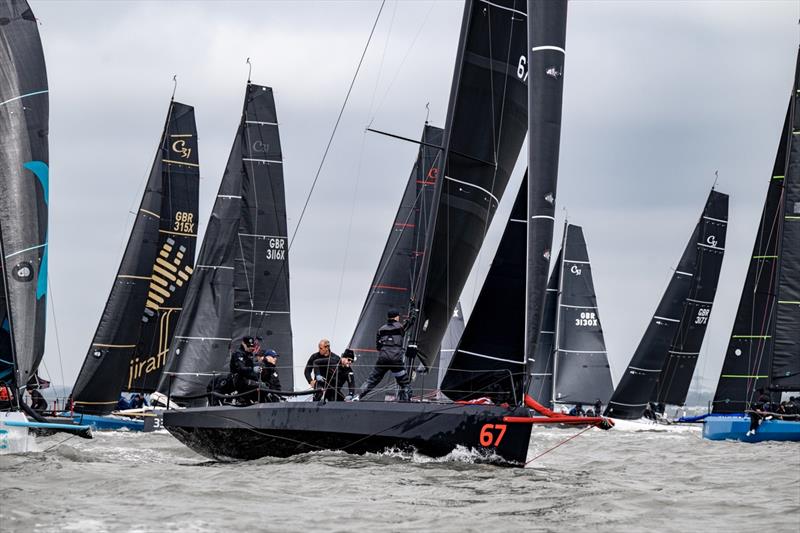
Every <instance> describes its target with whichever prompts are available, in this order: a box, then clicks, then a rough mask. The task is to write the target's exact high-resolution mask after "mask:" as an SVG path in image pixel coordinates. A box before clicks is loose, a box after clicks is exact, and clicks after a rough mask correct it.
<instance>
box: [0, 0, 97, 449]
mask: <svg viewBox="0 0 800 533" xmlns="http://www.w3.org/2000/svg"><path fill="white" fill-rule="evenodd" d="M0 38H2V39H1V40H2V46H0V73H2V76H0V267H2V275H0V392H2V393H3V394H2V396H3V399H2V402H0V405H2V407H0V453H8V452H25V451H28V450H29V449H30V447H31V442H32V439H31V438H30V437H29V434H28V429H29V428H49V429H55V430H59V429H63V430H67V431H73V432H76V433H78V434H83V435H87V433H86V431H87V430H88V428H86V427H75V426H73V425H67V424H48V423H46V421H45V420H44V419H43V418H42V417H41V416H40V415H39V414H37V413H35V412H34V411H33V410H32V409H31V408H30V407H28V406H27V405H26V404H25V402H24V400H23V394H24V392H25V389H26V387H27V386H28V385H29V384H30V385H31V386H32V387H38V383H37V381H38V379H37V373H36V371H37V369H38V368H39V363H40V362H41V360H42V356H43V354H44V340H45V318H46V312H47V289H48V284H47V279H48V278H47V258H48V227H49V216H48V201H49V194H48V193H49V187H50V182H49V179H50V176H49V162H50V160H49V151H48V127H49V124H48V123H49V100H48V92H49V90H48V86H47V71H46V69H45V63H44V54H43V52H42V43H41V40H40V38H39V30H38V27H37V21H36V17H35V16H34V14H33V12H32V11H31V8H30V7H29V6H28V3H27V2H26V1H25V0H10V1H5V2H2V3H0ZM26 415H27V416H26ZM28 417H30V418H33V419H34V420H35V421H36V422H30V421H29V420H28ZM88 435H89V436H90V433H88Z"/></svg>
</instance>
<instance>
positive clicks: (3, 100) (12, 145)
mask: <svg viewBox="0 0 800 533" xmlns="http://www.w3.org/2000/svg"><path fill="white" fill-rule="evenodd" d="M0 37H1V39H0V72H2V76H1V77H0V239H2V245H0V249H1V250H2V257H0V262H2V278H3V280H2V283H0V289H2V294H3V296H2V297H0V381H4V382H9V381H10V382H12V383H13V384H14V385H15V386H17V387H24V386H25V384H26V383H27V382H28V381H29V380H30V379H31V378H34V377H35V375H36V370H37V368H38V367H39V363H40V362H41V360H42V355H43V353H44V337H45V317H46V310H47V234H48V231H47V230H48V206H47V202H48V188H49V171H48V164H49V155H48V154H49V153H48V140H47V137H48V120H49V118H48V117H49V104H48V88H47V72H46V70H45V64H44V55H43V53H42V43H41V41H40V39H39V30H38V28H37V22H36V18H35V17H34V15H33V12H32V11H31V9H30V7H29V6H28V3H27V2H26V1H25V0H7V1H5V2H2V4H0Z"/></svg>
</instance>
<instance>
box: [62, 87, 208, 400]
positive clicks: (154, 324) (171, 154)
mask: <svg viewBox="0 0 800 533" xmlns="http://www.w3.org/2000/svg"><path fill="white" fill-rule="evenodd" d="M199 171H200V169H199V164H198V153H197V128H196V125H195V119H194V108H192V107H191V106H188V105H185V104H181V103H179V102H175V101H171V102H170V105H169V109H168V111H167V119H166V122H165V124H164V130H163V132H162V134H161V139H160V141H159V145H158V150H157V152H156V156H155V160H154V161H153V166H152V168H151V170H150V176H149V178H148V180H147V184H146V185H145V190H144V193H143V196H142V201H141V204H140V206H139V209H138V211H137V212H136V219H135V222H134V224H133V228H132V229H131V234H130V237H129V239H128V244H127V246H126V248H125V253H124V254H123V256H122V260H121V262H120V265H119V270H118V271H117V275H116V278H115V279H114V285H113V286H112V288H111V293H110V294H109V297H108V300H107V301H106V305H105V308H104V309H103V314H102V315H101V317H100V323H99V324H98V326H97V331H96V332H95V334H94V338H93V339H92V343H91V345H90V346H89V350H88V353H87V354H86V359H85V360H84V363H83V366H82V368H81V371H80V373H79V374H78V379H77V381H76V383H75V387H74V388H73V391H72V398H73V404H74V410H75V412H77V413H82V414H88V415H106V414H109V413H111V412H112V411H114V410H116V408H117V401H118V400H119V397H120V393H121V392H124V391H138V392H152V391H154V390H155V386H156V384H157V383H158V379H159V378H160V376H161V371H162V370H163V368H164V363H165V361H166V357H167V349H168V347H169V344H170V342H171V340H172V336H173V334H174V331H175V323H176V322H177V321H178V317H179V316H180V313H181V308H182V307H183V302H184V298H185V297H186V288H187V286H188V284H189V279H190V277H191V275H192V273H193V271H194V255H195V243H196V241H197V211H198V200H199V198H198V197H199V182H200V172H199Z"/></svg>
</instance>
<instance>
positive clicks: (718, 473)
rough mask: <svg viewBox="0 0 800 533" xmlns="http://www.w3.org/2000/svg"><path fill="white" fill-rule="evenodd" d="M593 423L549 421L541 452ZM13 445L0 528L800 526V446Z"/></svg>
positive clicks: (584, 442)
mask: <svg viewBox="0 0 800 533" xmlns="http://www.w3.org/2000/svg"><path fill="white" fill-rule="evenodd" d="M578 431H579V430H578V429H575V428H571V429H562V428H534V432H533V437H532V438H531V446H530V451H529V457H534V456H536V455H538V454H539V453H541V452H543V451H545V450H547V449H549V448H552V447H553V446H555V445H557V444H558V443H560V442H563V441H564V440H565V439H567V438H568V437H570V436H572V435H575V434H576V433H577V432H578ZM65 438H67V437H66V436H54V437H49V438H46V439H38V441H39V442H38V444H39V446H40V448H41V449H43V450H46V451H43V452H41V453H31V454H27V455H16V456H8V455H7V456H0V487H2V489H1V490H2V496H1V497H0V531H3V532H6V531H115V532H116V531H221V530H237V531H245V530H249V531H254V530H256V531H257V530H271V531H309V530H313V531H343V532H352V531H382V530H386V531H480V532H487V531H488V532H495V531H567V530H569V531H596V530H603V531H646V530H651V531H687V532H688V531H755V530H762V531H769V532H770V533H772V532H777V531H789V532H798V531H800V445H798V444H797V443H760V444H741V443H734V442H710V441H704V440H703V439H702V438H701V437H700V434H699V432H681V433H663V432H659V433H656V432H631V431H618V430H612V431H607V432H604V431H600V430H596V429H592V430H590V431H587V432H586V433H584V434H582V435H581V436H579V437H577V438H575V439H574V440H571V441H569V442H567V443H565V444H564V445H563V446H561V447H559V448H557V449H555V450H553V451H552V452H550V453H548V454H546V455H544V456H543V457H541V458H539V459H537V460H535V461H534V462H532V463H531V464H530V465H528V467H527V468H525V469H509V468H498V467H494V466H488V465H478V464H472V463H471V462H470V461H471V456H470V454H469V453H466V452H464V453H455V454H453V457H450V458H449V459H448V460H447V461H433V460H430V459H426V458H423V457H415V456H409V455H399V454H383V455H369V456H365V457H361V456H351V455H346V454H342V453H331V452H327V453H313V454H307V455H303V456H299V457H295V458H292V459H262V460H258V461H252V462H243V463H236V464H223V463H214V462H209V461H208V460H206V459H204V458H202V457H200V456H197V455H195V454H194V453H193V452H191V451H190V450H189V449H188V448H186V447H184V446H183V445H181V444H180V443H178V442H177V441H176V440H175V439H173V438H172V437H171V436H170V435H169V434H167V433H165V432H159V433H155V434H152V433H151V434H133V433H128V434H126V433H97V434H96V437H95V439H94V440H92V441H85V440H81V439H78V438H71V439H69V440H67V441H64V439H65Z"/></svg>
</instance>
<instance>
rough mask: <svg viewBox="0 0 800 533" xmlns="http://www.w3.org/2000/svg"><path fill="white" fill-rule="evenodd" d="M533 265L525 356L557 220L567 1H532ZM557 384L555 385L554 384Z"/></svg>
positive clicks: (538, 315) (534, 332)
mask: <svg viewBox="0 0 800 533" xmlns="http://www.w3.org/2000/svg"><path fill="white" fill-rule="evenodd" d="M528 13H529V14H530V16H529V17H528V53H527V56H526V57H527V63H528V73H529V74H530V80H529V81H528V123H529V127H528V129H529V137H528V138H529V140H528V169H529V173H530V179H529V181H528V246H527V249H528V261H527V263H528V268H527V275H526V279H527V282H526V295H527V300H526V305H525V320H526V325H525V351H524V354H525V360H526V361H527V360H528V359H530V358H532V357H533V356H534V354H535V353H536V343H537V341H538V336H539V331H540V330H541V324H542V309H543V307H544V301H545V294H546V292H547V276H548V274H549V270H550V255H551V248H552V242H553V225H554V224H555V198H556V184H557V180H558V154H559V147H560V138H561V107H562V95H563V90H564V59H565V55H566V52H565V50H564V47H565V43H566V31H567V0H528ZM554 385H555V384H554Z"/></svg>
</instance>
